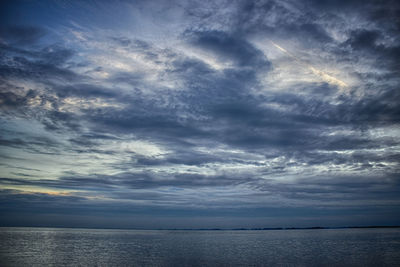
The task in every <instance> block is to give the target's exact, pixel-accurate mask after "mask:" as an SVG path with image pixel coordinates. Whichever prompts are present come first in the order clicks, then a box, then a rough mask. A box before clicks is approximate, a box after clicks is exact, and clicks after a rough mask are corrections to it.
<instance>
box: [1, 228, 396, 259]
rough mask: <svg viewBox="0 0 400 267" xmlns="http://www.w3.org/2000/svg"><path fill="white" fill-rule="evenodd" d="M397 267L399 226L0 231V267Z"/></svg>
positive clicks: (5, 229)
mask: <svg viewBox="0 0 400 267" xmlns="http://www.w3.org/2000/svg"><path fill="white" fill-rule="evenodd" d="M49 265H50V266H400V229H340V230H286V231H148V230H144V231H139V230H92V229H53V228H0V266H49Z"/></svg>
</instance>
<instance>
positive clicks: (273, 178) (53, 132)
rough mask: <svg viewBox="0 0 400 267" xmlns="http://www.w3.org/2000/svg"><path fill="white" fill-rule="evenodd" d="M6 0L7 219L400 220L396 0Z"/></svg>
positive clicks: (131, 222) (195, 222)
mask: <svg viewBox="0 0 400 267" xmlns="http://www.w3.org/2000/svg"><path fill="white" fill-rule="evenodd" d="M335 3H336V2H335ZM2 5H3V7H2V16H1V17H2V19H1V20H2V23H1V24H2V26H1V28H0V41H1V43H0V49H1V57H0V79H1V83H0V95H1V96H0V97H1V98H0V100H1V101H0V112H1V114H2V116H1V136H0V146H1V150H0V157H1V162H0V166H1V167H0V188H1V192H0V196H1V197H0V201H1V205H0V213H1V214H2V218H7V219H4V220H2V221H1V225H49V226H92V227H135V228H174V227H178V228H191V227H194V228H198V227H200V228H201V227H205V228H207V227H222V228H223V227H225V228H230V227H262V226H264V227H269V226H315V225H316V224H319V225H326V226H335V225H336V226H337V225H351V224H353V225H366V224H386V225H389V224H398V222H399V217H398V215H396V214H399V212H398V209H399V201H400V199H399V196H400V194H399V193H400V192H399V190H398V184H399V179H398V178H399V176H398V175H399V173H398V169H399V164H398V162H399V156H398V154H399V131H398V125H399V121H400V112H399V108H398V105H397V103H398V101H399V97H400V95H399V92H398V90H397V88H398V84H399V80H398V66H397V65H398V62H397V60H396V58H398V54H399V51H400V50H399V47H400V44H399V39H398V33H399V27H398V25H399V24H398V16H396V14H397V13H396V10H397V12H398V10H399V6H398V4H397V3H395V2H392V1H384V2H382V1H381V2H375V1H368V3H365V4H361V2H359V1H343V2H341V1H339V2H337V3H336V4H333V3H331V1H323V2H320V1H305V2H304V3H303V4H301V5H300V4H299V3H298V2H296V1H258V2H255V1H234V2H229V3H228V2H224V1H216V2H213V3H207V2H199V1H189V2H186V1H172V2H168V3H165V2H163V1H139V2H137V1H135V2H133V1H132V2H130V1H114V2H109V1H96V2H95V4H94V5H92V4H89V3H88V2H85V1H82V2H68V3H64V2H53V1H48V2H46V1H45V2H39V1H29V2H26V1H17V2H5V3H4V4H2ZM354 7H357V8H354ZM21 14H25V16H22V15H21ZM350 18H353V19H352V20H351V21H350ZM271 41H272V42H271Z"/></svg>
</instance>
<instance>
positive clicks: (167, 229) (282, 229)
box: [0, 225, 400, 231]
mask: <svg viewBox="0 0 400 267" xmlns="http://www.w3.org/2000/svg"><path fill="white" fill-rule="evenodd" d="M1 228H56V229H93V230H137V231H277V230H279V231H284V230H329V229H331V230H333V229H379V228H400V225H390V226H387V225H370V226H338V227H321V226H313V227H264V228H157V229H139V228H111V227H110V228H102V227H62V226H0V229H1Z"/></svg>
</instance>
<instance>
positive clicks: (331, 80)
mask: <svg viewBox="0 0 400 267" xmlns="http://www.w3.org/2000/svg"><path fill="white" fill-rule="evenodd" d="M271 43H272V45H273V46H275V47H276V48H278V49H279V50H280V51H282V52H283V53H285V54H287V55H288V56H290V57H291V58H293V59H294V60H295V61H297V62H298V63H299V64H301V65H304V66H306V67H307V68H308V69H309V70H311V71H312V73H314V74H315V75H317V76H319V77H320V78H321V79H322V80H324V81H325V82H327V83H330V84H335V85H337V86H339V87H341V88H344V87H348V85H347V84H346V83H345V82H344V81H341V80H339V79H337V78H335V77H333V76H331V75H329V74H327V73H326V72H324V71H322V70H319V69H317V68H315V67H313V66H311V65H309V64H307V63H305V62H303V61H302V60H300V59H299V58H298V57H296V56H295V55H292V54H291V53H289V51H287V50H286V49H285V48H283V47H281V46H279V45H278V44H276V43H274V42H273V41H271Z"/></svg>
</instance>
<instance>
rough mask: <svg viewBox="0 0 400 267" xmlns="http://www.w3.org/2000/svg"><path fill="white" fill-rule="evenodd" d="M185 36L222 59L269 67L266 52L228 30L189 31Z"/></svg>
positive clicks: (254, 66)
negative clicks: (227, 31) (232, 34)
mask: <svg viewBox="0 0 400 267" xmlns="http://www.w3.org/2000/svg"><path fill="white" fill-rule="evenodd" d="M185 37H186V38H188V39H189V41H190V43H191V44H193V45H195V46H198V47H200V48H203V49H205V50H209V51H211V52H213V53H214V54H215V55H216V56H217V57H220V58H221V59H222V60H231V61H233V62H235V63H236V64H237V65H238V66H239V67H246V66H247V67H248V66H251V67H252V68H256V69H259V68H266V69H267V70H268V68H269V67H270V63H269V61H268V60H267V59H266V57H265V56H264V54H263V53H262V52H261V51H259V50H258V49H256V48H255V47H254V46H252V45H251V44H250V43H248V42H247V41H246V40H245V39H242V38H240V37H238V36H230V35H229V34H227V33H226V32H219V31H207V32H204V31H202V32H187V33H186V34H185Z"/></svg>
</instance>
